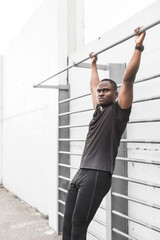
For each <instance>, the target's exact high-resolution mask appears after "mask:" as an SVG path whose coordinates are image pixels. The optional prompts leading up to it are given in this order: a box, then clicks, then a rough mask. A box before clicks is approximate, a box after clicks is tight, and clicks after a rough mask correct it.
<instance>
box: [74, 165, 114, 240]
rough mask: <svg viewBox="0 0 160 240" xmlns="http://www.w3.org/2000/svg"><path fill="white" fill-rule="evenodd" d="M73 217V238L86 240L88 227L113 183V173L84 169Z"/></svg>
mask: <svg viewBox="0 0 160 240" xmlns="http://www.w3.org/2000/svg"><path fill="white" fill-rule="evenodd" d="M83 172H84V173H85V174H84V173H83V175H82V178H81V181H80V183H79V192H78V195H77V199H76V205H75V209H74V213H73V217H72V233H71V240H86V234H87V228H88V226H89V223H90V222H91V220H92V219H93V217H94V215H95V213H96V211H97V209H98V207H99V205H100V203H101V201H102V199H103V197H104V196H105V195H106V194H107V192H108V191H109V189H110V185H111V174H110V173H108V172H103V171H97V170H84V169H83Z"/></svg>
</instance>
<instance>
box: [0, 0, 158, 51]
mask: <svg viewBox="0 0 160 240" xmlns="http://www.w3.org/2000/svg"><path fill="white" fill-rule="evenodd" d="M43 1H45V0H0V54H1V55H2V54H4V52H5V49H6V48H7V46H8V45H9V44H10V42H11V41H12V40H13V39H14V37H15V36H16V35H17V34H18V32H19V31H21V30H22V29H23V27H24V25H25V24H26V22H27V21H28V20H29V19H30V17H31V16H32V15H33V14H34V12H35V11H36V10H37V9H38V8H39V6H40V5H41V4H42V2H43ZM53 1H54V0H53ZM66 1H67V0H66ZM79 1H81V0H79ZM153 2H155V0H84V7H85V43H88V42H90V41H92V40H93V39H95V38H97V37H99V36H101V35H102V34H103V33H105V32H106V31H108V30H109V29H111V28H112V27H114V26H116V25H117V24H119V23H120V22H123V21H124V20H126V19H128V18H129V17H130V16H133V15H134V14H135V13H137V12H139V11H140V10H142V9H144V8H145V7H147V6H148V5H150V4H152V3H153Z"/></svg>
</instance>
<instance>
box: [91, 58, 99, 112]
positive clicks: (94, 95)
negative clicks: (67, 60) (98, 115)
mask: <svg viewBox="0 0 160 240" xmlns="http://www.w3.org/2000/svg"><path fill="white" fill-rule="evenodd" d="M89 55H90V56H91V55H92V53H90V54H89ZM96 62H97V56H95V57H92V58H91V69H92V70H91V80H90V90H91V94H92V102H93V107H94V109H95V108H96V106H97V104H98V101H97V86H98V84H99V77H98V71H97V64H96Z"/></svg>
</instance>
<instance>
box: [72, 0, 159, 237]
mask: <svg viewBox="0 0 160 240" xmlns="http://www.w3.org/2000/svg"><path fill="white" fill-rule="evenodd" d="M159 11H160V2H159V1H156V2H155V3H154V4H153V5H151V6H150V7H148V8H146V9H144V10H143V11H141V12H140V13H138V14H137V15H135V16H134V17H132V18H130V19H128V20H127V21H126V22H124V23H122V24H120V25H118V26H117V27H116V28H114V29H112V30H111V31H109V32H107V33H105V34H104V35H103V36H102V37H101V38H100V39H97V40H95V41H93V42H91V43H90V44H88V45H87V46H85V47H84V48H83V49H81V51H77V52H76V53H74V54H72V56H71V57H70V63H72V62H78V61H80V60H81V59H84V58H86V57H87V56H88V54H89V53H90V52H92V51H94V52H97V51H98V50H101V49H103V48H104V47H106V46H108V45H110V44H112V43H114V42H116V41H118V40H120V39H122V38H123V37H126V36H127V35H130V34H131V33H132V32H133V31H134V29H135V28H136V27H137V26H146V25H148V24H150V23H152V22H154V21H156V20H158V19H159ZM159 39H160V25H158V26H156V27H154V28H152V29H150V30H148V31H147V34H146V39H145V41H144V45H145V50H144V52H143V53H142V61H141V67H140V70H139V72H138V74H137V79H141V78H145V77H148V76H152V75H156V74H158V73H160V70H159V56H160V42H159ZM134 46H135V42H134V39H130V40H128V41H126V42H124V43H122V44H120V45H118V46H116V47H114V48H112V49H110V50H108V51H106V52H104V53H102V54H100V55H99V56H98V63H100V64H108V63H124V62H126V63H128V62H129V60H130V58H131V55H132V53H133V51H134ZM99 73H100V78H101V79H102V78H104V77H105V76H107V73H106V72H103V71H99ZM89 81H90V70H88V69H82V68H74V69H72V70H70V74H69V83H70V85H71V92H70V95H71V97H75V96H77V95H78V96H79V95H83V94H86V93H89ZM159 89H160V78H157V79H153V80H151V81H149V82H146V83H143V84H142V83H141V84H137V85H135V87H134V99H138V98H143V97H150V96H155V95H159ZM159 104H160V100H156V101H152V102H145V103H141V104H134V105H133V107H132V114H131V117H130V119H131V120H132V119H142V118H143V119H144V118H158V117H159V115H160V110H159V106H160V105H159ZM91 107H92V103H91V97H87V98H84V99H80V100H76V101H73V102H71V105H70V110H71V111H75V110H78V109H79V110H80V109H87V108H91ZM91 116H92V112H89V113H83V114H82V113H80V114H76V115H74V114H73V115H71V116H70V124H71V125H78V124H80V125H81V124H88V123H89V121H90V119H91ZM87 130H88V128H87V127H85V128H74V129H71V132H70V137H71V138H73V139H74V138H75V139H77V138H78V139H85V136H86V133H87ZM127 131H128V136H127V137H128V139H155V140H156V139H160V138H159V131H160V123H144V124H136V125H135V124H132V125H128V128H127ZM83 146H84V144H83V143H81V144H80V143H78V142H71V149H70V151H71V152H75V153H82V150H83ZM127 148H128V157H132V158H142V159H153V160H157V161H159V159H160V147H159V145H151V144H150V145H147V144H141V145H139V144H128V146H127ZM79 163H80V157H78V156H71V164H72V165H74V166H79ZM74 173H75V171H74V170H72V171H71V175H72V176H73V175H74ZM128 177H132V178H135V179H140V180H144V181H145V180H146V181H148V182H153V183H154V182H155V183H160V173H159V167H157V166H151V165H145V164H132V163H131V164H129V165H128ZM128 194H129V196H131V197H135V198H137V199H142V200H147V201H149V202H151V203H157V204H159V199H160V190H159V189H154V188H152V187H144V186H140V185H138V184H131V183H129V187H128ZM128 211H129V212H128V214H129V216H130V217H134V218H137V219H139V220H141V221H144V222H146V223H149V224H152V225H154V226H157V227H160V225H159V224H160V221H159V212H158V211H157V210H154V209H153V208H148V207H142V206H141V205H139V204H133V203H131V202H129V207H128ZM98 215H100V213H99V211H98V213H97V216H98ZM101 220H102V221H105V219H104V218H103V216H101ZM90 229H91V230H92V231H94V232H95V233H98V232H99V234H100V236H101V237H102V236H103V238H104V231H105V229H101V228H100V227H98V226H97V224H96V223H95V222H92V223H91V226H90ZM129 234H130V235H131V236H133V237H135V238H136V239H145V240H149V239H154V240H158V239H159V233H158V232H156V231H151V230H149V229H147V228H144V227H142V226H140V225H138V224H135V223H133V222H129ZM92 238H93V237H91V239H92ZM89 239H90V238H89Z"/></svg>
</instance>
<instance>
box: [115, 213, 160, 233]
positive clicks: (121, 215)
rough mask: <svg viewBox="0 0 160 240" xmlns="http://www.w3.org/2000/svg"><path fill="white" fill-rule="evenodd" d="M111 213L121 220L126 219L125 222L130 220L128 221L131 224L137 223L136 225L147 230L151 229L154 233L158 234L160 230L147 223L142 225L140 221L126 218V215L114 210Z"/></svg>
mask: <svg viewBox="0 0 160 240" xmlns="http://www.w3.org/2000/svg"><path fill="white" fill-rule="evenodd" d="M112 213H113V214H115V215H117V216H119V217H122V218H125V219H127V220H130V221H132V222H135V223H138V224H140V225H142V226H144V227H147V228H149V229H152V230H154V231H157V232H160V228H158V227H155V226H152V225H151V224H149V223H144V222H142V221H140V220H138V219H135V218H132V217H129V216H127V215H125V214H122V213H120V212H118V211H115V210H112Z"/></svg>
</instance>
